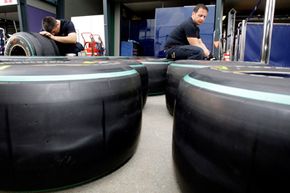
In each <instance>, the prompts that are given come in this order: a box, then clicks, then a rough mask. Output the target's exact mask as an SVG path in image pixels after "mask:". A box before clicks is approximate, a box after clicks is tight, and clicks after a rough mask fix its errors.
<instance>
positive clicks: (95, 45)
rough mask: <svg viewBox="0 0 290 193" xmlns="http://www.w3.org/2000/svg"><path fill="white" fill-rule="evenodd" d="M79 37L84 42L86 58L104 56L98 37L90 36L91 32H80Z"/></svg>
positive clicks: (101, 43)
mask: <svg viewBox="0 0 290 193" xmlns="http://www.w3.org/2000/svg"><path fill="white" fill-rule="evenodd" d="M81 35H82V38H83V40H84V48H85V53H86V55H87V56H102V55H103V54H104V49H103V47H102V46H103V42H102V39H101V37H100V35H98V34H92V33H91V32H82V33H81ZM100 46H101V47H100Z"/></svg>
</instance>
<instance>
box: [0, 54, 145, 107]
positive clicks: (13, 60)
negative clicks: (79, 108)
mask: <svg viewBox="0 0 290 193" xmlns="http://www.w3.org/2000/svg"><path fill="white" fill-rule="evenodd" d="M1 62H2V63H4V64H5V65H15V64H18V65H27V64H30V65H35V64H43V65H47V64H58V65H80V64H81V65H99V64H103V65H104V64H108V65H110V64H115V65H129V66H130V67H131V68H133V69H135V70H136V71H137V72H138V73H139V74H140V78H141V84H142V96H143V100H142V101H143V107H144V106H145V104H146V100H147V94H148V72H147V68H146V67H145V66H144V65H143V64H142V63H141V62H139V61H137V60H134V59H130V60H129V59H122V60H120V59H118V60H117V59H113V60H109V59H108V58H104V57H101V58H98V57H67V56H66V57H65V56H54V57H36V56H33V57H21V56H17V57H15V56H7V57H5V56H4V57H1V58H0V64H1Z"/></svg>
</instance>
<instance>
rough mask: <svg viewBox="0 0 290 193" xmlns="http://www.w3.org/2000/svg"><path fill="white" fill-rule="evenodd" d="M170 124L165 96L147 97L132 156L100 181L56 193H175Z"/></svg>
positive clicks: (170, 117)
mask: <svg viewBox="0 0 290 193" xmlns="http://www.w3.org/2000/svg"><path fill="white" fill-rule="evenodd" d="M172 124H173V119H172V116H171V115H170V114H169V113H168V112H167V109H166V103H165V95H161V96H150V97H148V98H147V103H146V105H145V107H144V110H143V120H142V130H141V136H140V141H139V145H138V148H137V151H136V153H135V154H134V156H133V157H132V158H131V159H130V160H129V161H128V162H127V163H126V164H125V165H123V166H122V167H121V168H119V169H118V170H116V171H114V172H112V173H111V174H109V175H107V176H104V177H103V178H100V179H98V180H96V181H93V182H91V183H88V184H85V185H82V186H79V187H76V188H72V189H66V190H62V191H58V192H57V193H179V192H180V189H179V186H178V184H177V180H176V178H175V175H174V167H173V161H172V153H171V141H172ZM0 193H4V192H0ZM5 193H7V192H5Z"/></svg>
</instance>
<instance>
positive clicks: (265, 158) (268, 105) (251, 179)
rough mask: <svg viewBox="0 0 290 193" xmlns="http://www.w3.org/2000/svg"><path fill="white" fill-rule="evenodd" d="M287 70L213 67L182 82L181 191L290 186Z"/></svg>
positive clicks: (177, 135)
mask: <svg viewBox="0 0 290 193" xmlns="http://www.w3.org/2000/svg"><path fill="white" fill-rule="evenodd" d="M289 74H290V69H288V68H287V69H286V68H284V69H283V68H274V67H246V66H241V67H228V68H227V69H224V70H216V69H214V67H213V68H204V69H199V70H196V71H194V72H192V73H191V74H189V75H187V76H185V77H184V78H183V79H182V80H181V81H180V85H179V89H178V95H177V99H176V106H175V114H174V130H173V158H174V163H175V166H176V174H177V176H178V177H179V180H180V182H181V184H182V185H181V188H182V190H183V192H196V193H199V192H202V193H207V192H211V193H212V192H223V193H224V192H232V193H249V192H255V193H260V192H261V193H262V192H263V193H265V192H283V193H284V192H285V193H286V192H289V191H290V188H289V185H288V184H289V178H290V165H289V163H290V154H289V149H290V143H289V141H290V130H289V123H290V122H289V117H290V97H289V96H290V79H289ZM283 76H284V77H287V78H281V77H283ZM277 77H278V78H277Z"/></svg>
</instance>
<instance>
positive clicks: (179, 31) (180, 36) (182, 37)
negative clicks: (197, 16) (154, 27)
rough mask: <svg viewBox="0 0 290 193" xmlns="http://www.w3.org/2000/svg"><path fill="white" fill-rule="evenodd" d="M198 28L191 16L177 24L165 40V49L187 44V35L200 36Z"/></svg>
mask: <svg viewBox="0 0 290 193" xmlns="http://www.w3.org/2000/svg"><path fill="white" fill-rule="evenodd" d="M199 33H200V30H199V27H198V26H197V25H196V23H195V22H194V21H193V20H192V18H191V17H190V18H188V19H187V20H185V21H184V22H183V23H181V24H180V25H178V26H177V27H176V28H175V29H174V30H173V31H172V32H171V33H170V34H169V36H168V38H167V40H166V42H165V46H164V48H165V49H168V48H171V47H174V46H177V45H189V42H188V40H187V38H188V37H193V38H198V39H199V38H200V34H199Z"/></svg>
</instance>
